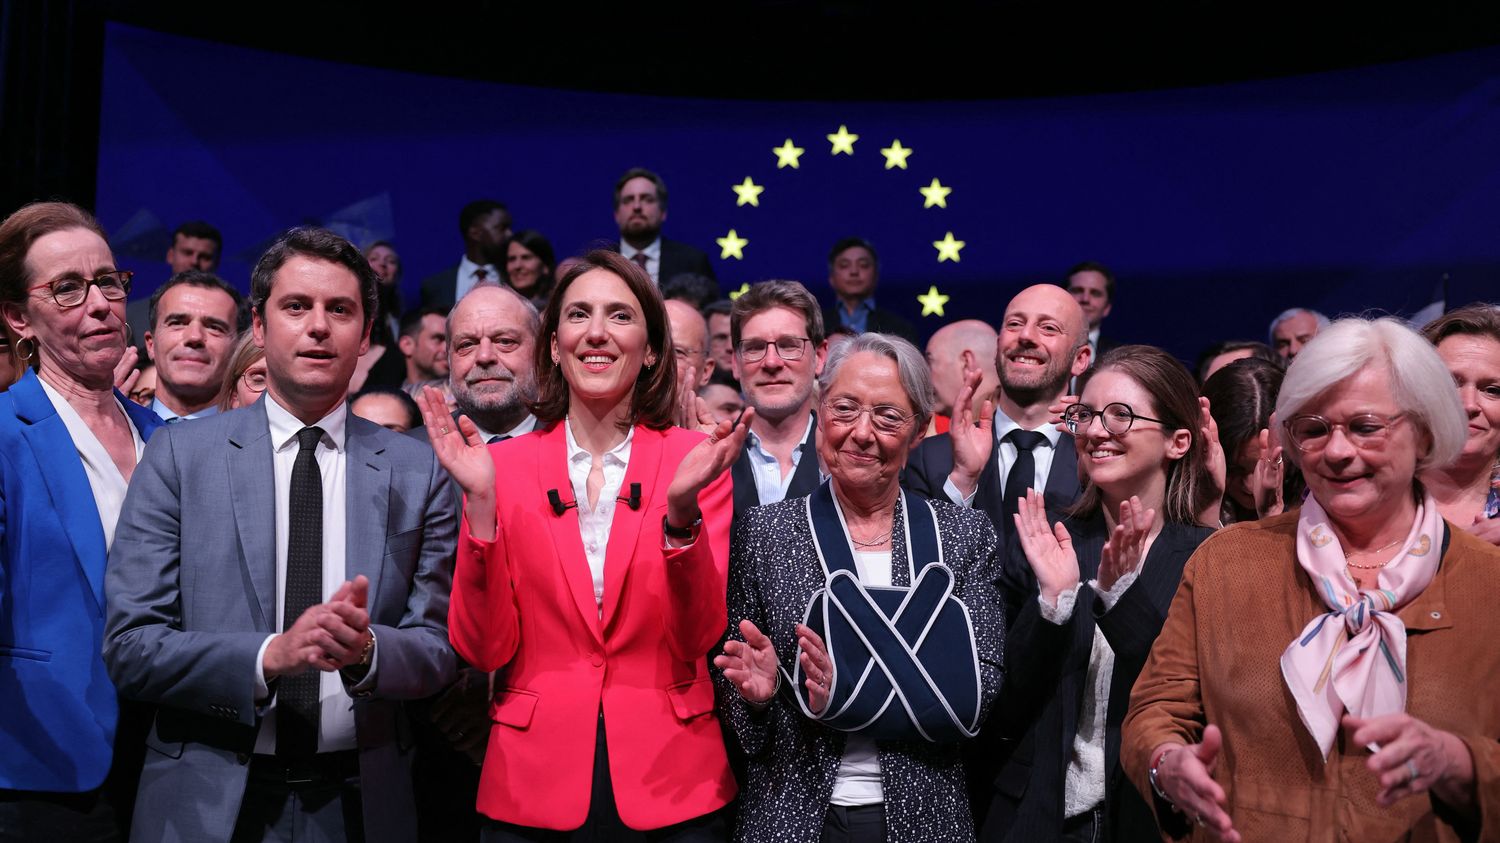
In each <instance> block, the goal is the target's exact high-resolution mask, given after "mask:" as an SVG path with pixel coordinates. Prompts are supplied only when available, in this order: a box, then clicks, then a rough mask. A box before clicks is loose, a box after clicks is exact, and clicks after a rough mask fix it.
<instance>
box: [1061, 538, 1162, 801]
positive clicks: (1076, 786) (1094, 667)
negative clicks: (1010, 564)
mask: <svg viewBox="0 0 1500 843" xmlns="http://www.w3.org/2000/svg"><path fill="white" fill-rule="evenodd" d="M1139 575H1140V569H1139V568H1137V569H1135V570H1134V571H1131V572H1129V573H1127V574H1124V575H1122V576H1121V577H1120V578H1119V579H1117V580H1115V584H1114V587H1112V588H1111V589H1110V590H1109V591H1101V590H1099V581H1098V580H1097V579H1094V580H1089V583H1088V584H1089V588H1091V589H1093V590H1094V593H1095V594H1098V595H1099V600H1100V602H1102V603H1103V604H1104V611H1106V612H1108V611H1109V610H1111V609H1113V608H1114V607H1115V604H1116V603H1118V602H1120V598H1121V597H1122V596H1123V595H1124V594H1125V592H1126V591H1127V590H1129V589H1130V586H1131V584H1132V583H1134V582H1135V580H1136V577H1137V576H1139ZM1079 588H1080V586H1073V588H1072V590H1070V591H1065V592H1063V593H1061V594H1059V595H1057V605H1056V606H1053V605H1051V604H1049V603H1048V602H1047V601H1046V600H1045V599H1043V598H1042V596H1041V595H1040V594H1038V595H1037V602H1038V603H1039V604H1040V606H1041V610H1042V619H1043V620H1046V621H1047V622H1049V623H1055V624H1058V625H1062V624H1065V623H1067V622H1068V621H1070V620H1072V618H1073V612H1074V611H1075V610H1076V607H1077V604H1078V590H1079ZM1114 675H1115V651H1114V650H1113V649H1112V648H1111V647H1110V646H1109V639H1107V638H1105V637H1104V632H1103V631H1102V630H1101V629H1099V626H1098V624H1095V625H1094V641H1093V644H1092V647H1091V649H1090V650H1089V669H1088V673H1087V678H1085V680H1084V689H1083V705H1082V706H1081V707H1080V708H1079V711H1078V731H1076V732H1074V733H1073V747H1072V752H1070V753H1069V754H1068V768H1067V771H1066V772H1065V773H1064V774H1063V816H1065V817H1076V816H1078V815H1079V814H1081V813H1083V812H1084V811H1088V810H1090V809H1092V808H1093V807H1094V806H1096V805H1099V804H1101V803H1102V802H1103V801H1104V789H1105V773H1106V772H1107V771H1106V770H1105V769H1104V738H1105V728H1106V722H1107V721H1108V719H1109V685H1110V682H1111V681H1113V680H1114Z"/></svg>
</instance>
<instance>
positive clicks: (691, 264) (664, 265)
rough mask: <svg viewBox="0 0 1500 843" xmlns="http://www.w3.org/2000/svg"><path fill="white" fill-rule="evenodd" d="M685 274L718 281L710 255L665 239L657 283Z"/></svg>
mask: <svg viewBox="0 0 1500 843" xmlns="http://www.w3.org/2000/svg"><path fill="white" fill-rule="evenodd" d="M609 248H610V251H614V252H618V251H620V241H618V240H616V241H615V242H613V243H611V244H610V245H609ZM684 272H692V273H695V274H697V275H707V276H708V277H709V278H713V279H714V280H715V281H717V280H718V278H716V277H715V276H714V267H713V264H711V263H709V261H708V255H706V254H704V253H703V250H701V249H699V248H697V247H696V246H689V245H688V244H686V243H679V242H677V241H676V240H668V239H667V238H665V237H663V238H662V239H661V266H660V267H659V268H658V269H657V273H656V283H657V284H658V285H660V284H661V282H663V281H667V280H669V279H671V278H672V277H673V276H675V275H681V274H683V273H684ZM736 511H738V510H736Z"/></svg>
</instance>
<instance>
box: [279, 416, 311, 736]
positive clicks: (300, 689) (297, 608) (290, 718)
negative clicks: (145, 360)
mask: <svg viewBox="0 0 1500 843" xmlns="http://www.w3.org/2000/svg"><path fill="white" fill-rule="evenodd" d="M322 438H323V430H322V428H318V427H304V428H302V429H301V430H299V431H297V447H298V450H297V461H296V462H295V463H293V464H292V489H291V492H292V494H291V500H290V503H291V506H290V508H289V509H288V511H287V516H288V517H287V542H286V599H285V601H283V604H282V605H283V611H282V615H283V619H282V622H281V628H282V631H283V632H284V631H286V630H287V629H290V628H291V626H292V624H294V623H296V622H297V619H298V618H300V617H302V613H303V612H305V611H307V610H308V608H309V607H311V606H315V605H317V604H319V603H321V602H323V474H322V472H320V471H319V470H318V457H317V448H318V441H319V440H320V439H322ZM322 676H323V673H322V671H319V670H306V671H303V672H302V673H299V674H297V675H296V676H284V677H282V678H281V681H280V682H279V683H278V684H279V686H280V687H279V688H278V690H277V691H276V754H277V755H280V756H284V757H288V756H289V757H294V758H300V757H306V756H309V755H313V754H315V753H316V752H317V751H318V714H319V711H318V708H319V704H318V686H319V684H320V680H321V679H322Z"/></svg>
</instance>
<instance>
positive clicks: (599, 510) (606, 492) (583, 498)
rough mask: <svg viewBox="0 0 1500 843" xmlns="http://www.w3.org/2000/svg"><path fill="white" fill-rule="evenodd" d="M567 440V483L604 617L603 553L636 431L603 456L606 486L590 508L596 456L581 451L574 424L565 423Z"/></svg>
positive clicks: (606, 545) (595, 593)
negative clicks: (592, 473) (592, 474)
mask: <svg viewBox="0 0 1500 843" xmlns="http://www.w3.org/2000/svg"><path fill="white" fill-rule="evenodd" d="M563 430H564V432H565V433H566V435H567V437H568V482H570V483H572V484H573V500H575V501H577V502H578V535H579V537H580V538H582V539H583V554H584V556H587V557H588V560H589V573H591V574H592V575H593V578H594V605H596V606H598V607H599V616H600V617H604V552H605V550H607V549H608V548H609V528H610V526H611V525H612V523H613V522H614V517H615V506H616V505H617V504H618V503H619V502H618V501H616V500H615V498H616V497H618V496H619V494H620V484H621V483H623V482H624V481H625V467H626V466H628V465H629V464H630V443H631V441H632V440H634V439H635V428H634V427H631V428H630V430H628V431H626V433H625V441H623V442H621V443H620V444H618V445H616V446H614V447H613V448H611V449H609V451H607V452H606V453H605V454H604V485H603V486H601V487H600V488H599V501H598V504H597V505H596V506H594V507H593V508H592V509H590V508H589V471H590V470H592V469H593V466H594V455H593V454H591V453H589V452H588V451H586V450H584V449H583V448H581V447H579V445H578V440H577V439H574V438H573V423H572V422H571V421H566V420H565V421H564V422H563Z"/></svg>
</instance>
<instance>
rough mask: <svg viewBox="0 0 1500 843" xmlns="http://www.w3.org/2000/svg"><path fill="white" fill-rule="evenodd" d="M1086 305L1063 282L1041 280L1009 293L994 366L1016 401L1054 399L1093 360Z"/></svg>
mask: <svg viewBox="0 0 1500 843" xmlns="http://www.w3.org/2000/svg"><path fill="white" fill-rule="evenodd" d="M1083 335H1084V328H1083V311H1081V310H1080V309H1079V307H1078V303H1077V302H1076V301H1074V300H1073V298H1072V296H1069V295H1068V292H1067V291H1066V290H1064V289H1062V288H1061V287H1058V286H1055V285H1052V284H1037V285H1036V286H1033V287H1028V288H1026V289H1025V290H1022V291H1021V292H1020V293H1018V294H1017V295H1016V297H1015V298H1013V299H1011V301H1010V305H1009V306H1008V307H1007V308H1006V309H1005V318H1004V319H1003V320H1002V321H1001V323H1000V339H999V341H998V345H997V349H998V353H997V354H996V356H995V368H996V370H997V371H998V373H999V375H1000V385H1001V386H1002V387H1003V388H1004V390H1005V394H1006V396H1007V397H1009V398H1010V399H1011V400H1012V401H1015V402H1016V403H1017V404H1020V405H1022V406H1030V405H1033V404H1035V403H1036V402H1038V401H1049V402H1050V401H1051V400H1052V399H1053V398H1056V397H1057V396H1059V395H1061V394H1062V390H1064V389H1066V388H1067V385H1068V379H1069V378H1070V377H1073V376H1074V375H1080V374H1083V371H1084V370H1085V369H1087V368H1088V365H1089V351H1088V344H1087V343H1081V344H1080V343H1079V339H1080V338H1081V337H1082V336H1083Z"/></svg>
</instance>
